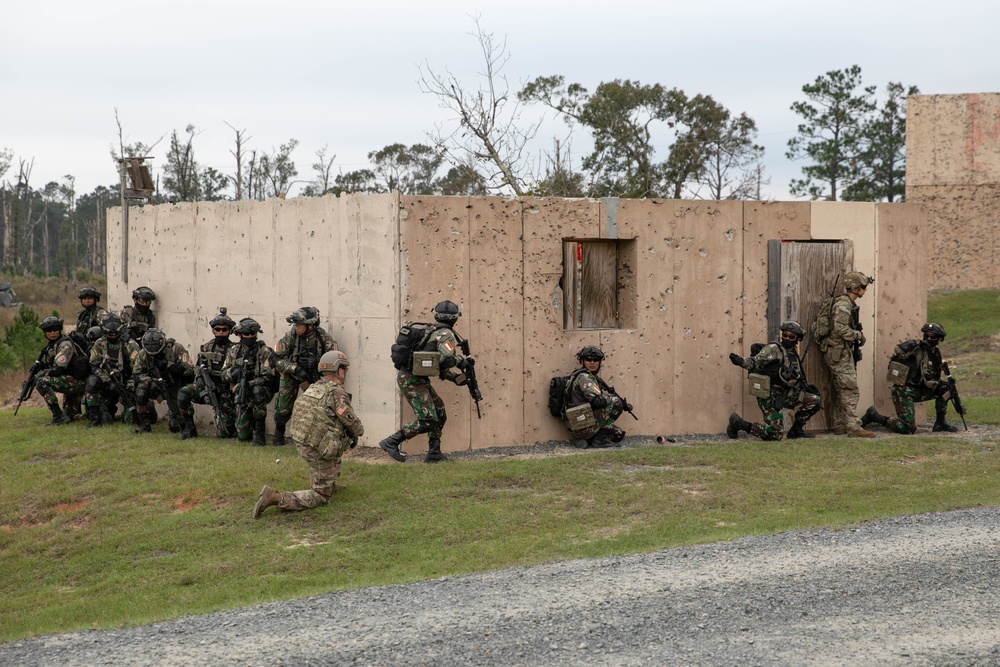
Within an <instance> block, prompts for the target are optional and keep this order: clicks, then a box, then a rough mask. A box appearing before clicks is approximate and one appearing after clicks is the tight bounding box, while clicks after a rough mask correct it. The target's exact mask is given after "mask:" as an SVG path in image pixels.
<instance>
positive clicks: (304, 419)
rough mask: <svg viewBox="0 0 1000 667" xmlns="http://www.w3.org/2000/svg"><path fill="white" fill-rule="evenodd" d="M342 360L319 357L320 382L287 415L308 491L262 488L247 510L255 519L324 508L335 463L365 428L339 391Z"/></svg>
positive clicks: (342, 377) (343, 369)
mask: <svg viewBox="0 0 1000 667" xmlns="http://www.w3.org/2000/svg"><path fill="white" fill-rule="evenodd" d="M349 365H350V363H349V362H348V361H347V356H346V355H345V354H344V353H343V352H340V351H339V350H332V351H330V352H327V353H326V354H324V355H323V356H322V357H321V358H320V360H319V364H318V365H317V369H318V371H319V373H320V375H321V377H320V379H319V380H317V381H316V382H314V383H313V384H311V385H310V386H309V388H308V389H306V390H305V392H304V393H303V394H302V396H301V397H300V398H299V400H298V401H297V402H296V404H295V410H294V411H293V412H292V419H291V422H292V426H291V433H290V435H291V437H292V442H293V443H294V444H295V447H296V448H297V449H298V451H299V456H301V457H302V458H303V459H305V462H306V465H308V466H309V487H310V488H309V489H308V490H306V491H285V492H278V491H275V490H274V489H272V488H271V487H270V486H266V485H265V486H264V488H263V489H261V492H260V495H259V496H258V497H257V504H256V505H255V506H254V508H253V518H255V519H259V518H260V515H261V513H262V512H263V511H264V510H266V509H267V508H268V507H272V506H274V505H277V506H278V510H280V511H282V512H288V511H298V510H306V509H312V508H313V507H319V506H321V505H326V504H327V502H329V500H330V496H331V495H333V492H334V489H335V484H336V481H337V477H339V476H340V459H341V457H342V456H343V455H344V452H346V451H347V450H348V448H351V447H354V446H356V445H357V444H358V438H359V437H361V436H362V435H364V433H365V427H364V426H363V425H362V424H361V420H360V419H359V418H358V417H357V415H355V414H354V410H353V409H352V408H351V395H350V394H348V393H347V391H346V390H345V389H344V380H345V379H346V377H347V368H348V366H349Z"/></svg>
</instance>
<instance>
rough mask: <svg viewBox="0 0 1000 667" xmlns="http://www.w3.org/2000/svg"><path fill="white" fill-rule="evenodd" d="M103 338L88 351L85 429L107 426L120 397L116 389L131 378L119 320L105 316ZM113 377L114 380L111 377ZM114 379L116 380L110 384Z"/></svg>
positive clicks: (110, 315) (109, 315)
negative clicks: (88, 420) (88, 418)
mask: <svg viewBox="0 0 1000 667" xmlns="http://www.w3.org/2000/svg"><path fill="white" fill-rule="evenodd" d="M101 330H102V331H103V332H104V335H103V336H102V337H101V338H99V339H97V341H96V342H95V343H94V345H93V346H92V347H91V348H90V377H88V378H87V395H86V399H85V401H86V405H87V416H88V417H90V422H89V423H88V424H87V428H93V427H96V426H101V425H103V424H110V423H112V422H113V421H114V416H115V413H116V412H117V411H118V401H119V400H120V399H122V398H124V397H123V396H121V395H120V394H119V391H118V389H117V387H116V384H117V385H118V386H121V387H124V386H125V385H126V384H127V383H128V381H129V379H130V378H131V377H132V365H131V362H130V360H129V353H128V348H127V346H126V345H125V342H124V341H123V340H122V332H123V331H124V330H125V327H124V324H123V323H122V321H121V319H119V317H118V316H117V315H115V314H113V313H112V314H108V315H107V317H105V318H104V320H103V322H102V323H101ZM112 376H114V378H113V377H112ZM113 379H114V380H115V381H113Z"/></svg>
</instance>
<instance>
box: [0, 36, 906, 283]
mask: <svg viewBox="0 0 1000 667" xmlns="http://www.w3.org/2000/svg"><path fill="white" fill-rule="evenodd" d="M477 28H478V31H477V33H475V34H474V36H475V37H477V38H478V40H479V45H480V47H481V50H482V53H483V56H484V60H485V69H484V70H483V73H482V74H481V75H480V76H481V79H480V80H476V81H461V80H459V79H457V78H456V77H455V76H454V75H452V74H451V73H450V72H448V71H447V70H445V73H441V72H439V71H438V70H435V69H433V68H432V67H431V66H430V65H428V64H427V63H424V64H422V65H421V66H420V80H419V85H420V88H421V90H422V91H424V92H425V93H428V94H431V95H434V96H435V97H436V98H437V99H438V101H439V103H440V106H441V107H442V108H443V109H445V110H446V111H447V112H448V115H449V121H448V122H447V123H445V124H442V125H439V126H437V127H436V128H435V129H434V130H432V131H429V132H427V137H428V143H417V144H412V145H409V146H407V145H405V144H402V143H393V144H389V145H387V146H384V147H383V148H380V149H378V150H373V151H371V152H369V153H368V160H369V166H368V167H366V168H364V169H358V170H353V171H346V172H345V171H342V170H335V165H336V155H335V154H333V153H331V152H330V151H329V148H328V147H327V146H323V147H321V148H319V149H318V150H316V151H315V153H314V159H313V161H312V162H311V164H310V168H311V174H309V175H308V176H307V177H306V178H304V179H300V178H299V169H298V166H297V165H296V162H295V160H294V159H293V157H292V153H293V152H294V151H295V150H296V149H297V148H298V146H299V142H298V141H297V140H296V139H289V140H288V141H286V142H284V143H281V144H280V145H279V146H277V147H276V148H271V149H270V150H263V149H260V148H255V147H253V145H252V143H251V137H250V136H248V135H247V132H246V130H238V129H236V128H235V127H233V126H232V125H229V127H230V129H231V130H232V132H233V144H232V146H233V148H232V150H231V151H230V154H231V156H232V157H233V165H234V166H233V170H232V171H231V172H230V173H223V172H221V171H219V170H218V169H216V168H214V167H210V166H205V165H203V164H202V163H201V162H199V160H198V159H197V157H196V152H195V143H196V139H197V137H198V135H199V131H198V129H197V128H196V127H195V126H193V125H187V126H186V127H185V128H184V130H183V131H182V132H178V131H177V130H173V131H172V132H171V133H170V136H169V139H168V140H167V143H166V146H165V155H164V157H163V159H162V160H160V161H158V162H157V165H158V170H159V171H158V174H157V175H156V179H155V180H156V190H155V192H154V194H153V196H152V197H151V200H150V201H151V203H162V202H179V201H217V200H243V199H251V200H264V199H267V198H270V197H285V196H288V195H289V192H290V190H291V189H292V187H293V186H294V185H297V184H298V185H300V186H301V189H300V195H299V196H307V197H311V196H322V195H326V194H335V195H340V194H344V193H383V192H392V191H399V192H400V193H402V194H407V195H487V194H514V195H516V196H555V197H623V198H624V197H628V198H653V197H659V198H692V199H713V200H718V199H760V198H762V187H763V186H765V185H767V184H769V179H768V177H767V176H766V175H765V171H764V167H763V158H764V148H763V147H762V146H760V145H759V144H758V143H757V124H756V122H755V121H754V120H753V119H752V118H751V117H749V116H748V115H747V114H746V113H745V112H740V113H737V112H734V111H732V110H730V109H727V108H726V107H725V106H724V105H722V104H721V103H720V102H719V101H717V100H715V99H714V98H713V97H712V96H711V95H707V94H703V93H697V94H688V93H686V92H685V91H682V90H680V89H678V88H668V87H667V86H664V85H662V84H658V83H653V84H648V83H647V84H644V83H642V82H640V81H633V80H629V79H615V80H612V81H604V82H600V83H598V84H597V85H596V86H595V87H594V88H593V89H592V90H591V89H589V88H587V87H585V86H584V85H583V84H580V83H576V82H569V81H567V80H566V78H565V77H563V76H561V75H550V76H540V77H537V78H535V79H534V80H531V81H529V82H527V83H525V84H523V85H522V86H520V87H519V88H518V89H516V90H515V89H512V88H511V87H510V86H509V85H508V83H507V79H506V77H505V75H504V73H503V67H504V65H505V63H506V62H507V59H508V58H509V53H508V52H507V50H506V44H505V42H497V41H496V40H495V39H494V36H493V35H492V34H490V33H487V32H485V31H484V30H483V29H482V28H481V27H479V24H478V21H477ZM802 93H803V96H804V99H802V100H799V101H796V102H795V103H793V104H792V105H791V109H792V110H793V111H794V112H795V113H796V114H797V115H798V116H799V118H800V119H801V122H800V124H799V125H798V127H797V132H796V134H795V136H794V137H793V138H792V139H790V140H789V141H788V144H787V146H788V148H787V152H786V154H785V155H786V157H787V158H788V159H790V160H795V161H801V162H802V168H801V174H802V176H801V178H795V179H793V180H792V181H791V183H790V184H789V189H790V191H791V192H792V193H793V194H794V195H796V196H803V197H809V198H810V199H813V200H827V201H837V200H849V201H889V202H892V201H901V200H902V199H903V194H904V189H905V162H904V160H905V152H904V151H905V145H906V139H905V136H906V134H905V130H906V98H907V96H909V95H913V94H918V93H919V90H918V89H917V87H916V86H904V85H903V84H901V83H897V82H889V83H888V84H887V85H886V86H885V88H884V92H882V93H881V94H880V93H879V91H878V90H877V88H876V86H872V85H865V84H864V83H863V81H862V75H861V68H860V67H859V66H857V65H853V66H851V67H848V68H846V69H843V70H833V71H830V72H826V73H825V74H823V75H821V76H818V77H817V78H816V79H815V81H813V82H811V83H808V84H806V85H804V86H802ZM530 109H536V110H538V111H539V112H547V113H554V114H555V115H556V117H557V118H559V119H560V120H561V121H562V122H564V123H565V124H566V127H567V128H568V132H569V133H570V136H572V134H573V133H575V132H582V133H585V134H586V138H587V141H588V145H589V146H590V149H589V152H586V153H585V154H584V155H583V157H582V159H581V160H580V161H579V165H574V164H573V163H572V160H570V159H569V155H570V146H571V143H570V141H569V139H568V138H553V139H552V148H551V150H549V151H542V154H541V155H540V156H539V155H532V154H531V152H530V150H529V148H530V146H531V145H534V144H532V142H533V141H535V140H536V139H537V133H538V130H539V127H540V121H529V120H527V119H526V117H527V114H528V113H529V110H530ZM227 125H228V123H227ZM121 136H122V131H121V124H120V123H119V143H118V146H117V147H113V148H112V149H111V159H112V160H113V161H114V164H115V169H116V170H117V168H118V161H119V159H120V158H122V157H142V156H151V155H153V154H154V153H155V152H156V151H157V150H158V149H157V147H158V145H159V144H160V142H161V141H163V139H164V138H165V137H161V139H160V140H158V141H156V142H153V143H150V144H147V143H142V142H136V143H133V144H125V143H124V142H123V141H122V140H121ZM159 150H161V151H163V149H159ZM32 167H33V161H32V160H25V159H18V160H15V158H14V154H13V151H11V150H10V149H2V150H0V227H2V246H0V265H2V267H3V269H4V271H6V272H8V273H15V274H27V273H29V272H34V273H37V274H39V275H54V274H59V273H64V274H65V275H67V276H68V275H69V274H70V272H71V271H72V270H73V269H75V268H78V267H83V268H86V269H88V270H90V271H93V272H95V273H104V272H105V270H106V265H105V262H106V258H105V257H104V239H105V231H106V230H105V219H104V217H105V210H106V209H107V207H108V206H110V205H115V204H117V203H118V201H119V194H118V184H117V183H114V184H111V185H108V186H98V187H97V188H95V189H94V191H93V192H91V193H88V194H85V195H78V194H77V193H76V191H75V187H74V178H73V176H71V175H67V176H65V177H64V179H63V181H62V182H61V183H60V182H50V183H47V184H46V185H44V186H43V187H41V188H38V187H36V186H34V185H33V184H32V181H31V170H32Z"/></svg>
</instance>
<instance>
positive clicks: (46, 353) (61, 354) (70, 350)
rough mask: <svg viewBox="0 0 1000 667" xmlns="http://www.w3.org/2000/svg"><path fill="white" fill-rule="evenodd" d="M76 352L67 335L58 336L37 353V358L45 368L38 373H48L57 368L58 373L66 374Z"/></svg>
mask: <svg viewBox="0 0 1000 667" xmlns="http://www.w3.org/2000/svg"><path fill="white" fill-rule="evenodd" d="M77 354H78V352H77V349H76V346H75V345H73V341H71V340H70V339H69V336H60V337H59V338H57V339H55V340H54V341H51V342H50V343H49V344H48V345H46V346H45V347H44V348H42V352H41V354H39V355H38V360H39V361H40V362H41V365H42V368H44V369H45V370H44V371H42V372H41V373H39V375H50V374H51V373H52V371H53V370H55V369H57V368H58V369H59V374H68V371H69V365H70V363H71V362H72V361H73V357H75V356H76V355H77Z"/></svg>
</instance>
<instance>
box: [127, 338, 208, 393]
mask: <svg viewBox="0 0 1000 667" xmlns="http://www.w3.org/2000/svg"><path fill="white" fill-rule="evenodd" d="M177 363H179V364H180V365H181V369H182V373H180V375H182V376H183V377H185V378H192V377H193V376H194V366H192V365H191V357H190V356H189V355H188V351H187V350H186V349H184V346H183V345H181V344H180V343H178V342H177V341H175V340H174V339H173V338H168V339H167V345H166V347H164V348H163V351H162V352H160V353H159V354H156V355H152V354H149V353H148V352H146V350H143V349H141V348H140V349H139V352H138V353H137V354H136V355H135V360H134V362H133V363H132V374H133V375H135V376H136V377H138V378H139V379H140V380H141V381H147V382H148V381H149V380H153V379H155V378H156V376H161V377H162V376H164V375H165V374H166V373H167V369H169V368H173V367H174V364H177ZM167 380H168V381H169V382H179V381H180V377H174V378H168V379H167Z"/></svg>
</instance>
